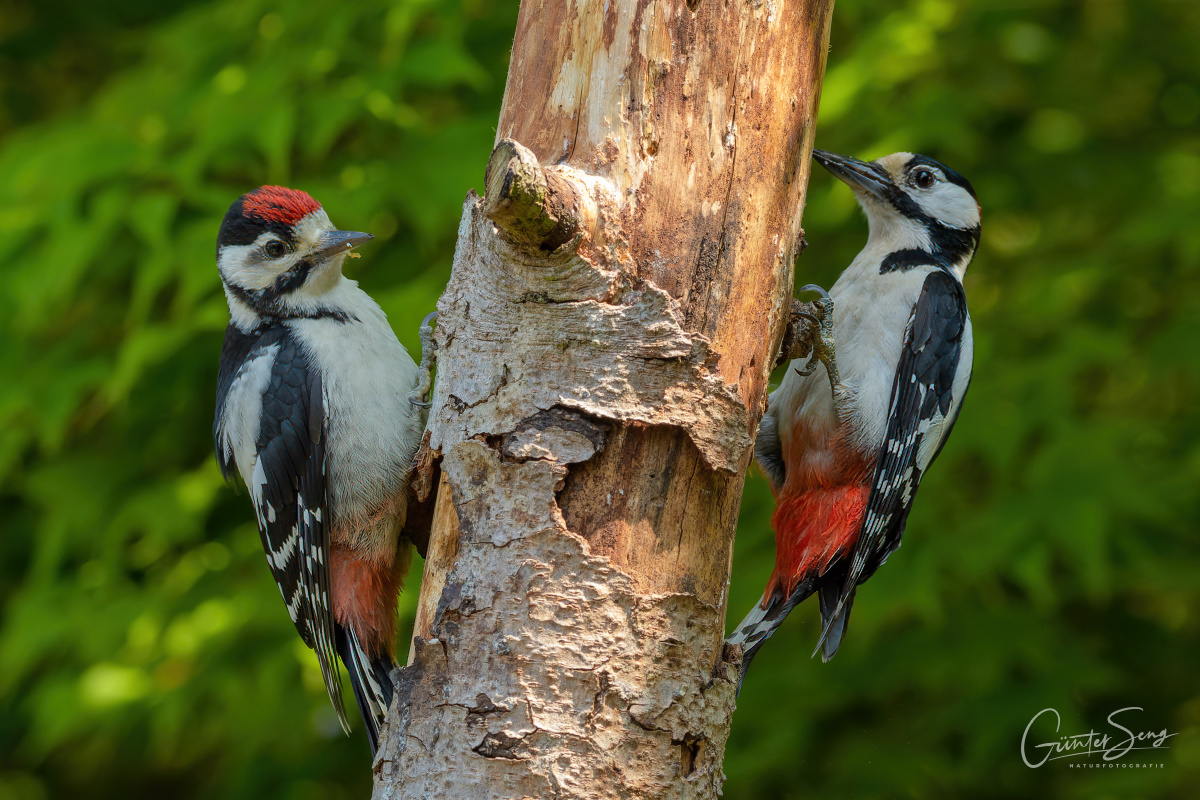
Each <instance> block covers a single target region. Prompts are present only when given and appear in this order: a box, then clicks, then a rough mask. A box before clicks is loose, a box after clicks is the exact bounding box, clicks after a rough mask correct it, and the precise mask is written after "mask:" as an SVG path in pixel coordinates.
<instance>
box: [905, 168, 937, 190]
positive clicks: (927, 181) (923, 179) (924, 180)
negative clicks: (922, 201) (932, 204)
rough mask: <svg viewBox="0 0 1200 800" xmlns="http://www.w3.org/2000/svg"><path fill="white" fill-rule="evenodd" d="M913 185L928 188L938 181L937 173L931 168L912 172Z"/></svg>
mask: <svg viewBox="0 0 1200 800" xmlns="http://www.w3.org/2000/svg"><path fill="white" fill-rule="evenodd" d="M911 180H912V185H913V186H916V187H917V188H918V189H928V188H929V187H930V186H933V185H934V184H935V183H937V175H934V174H933V170H931V169H923V168H922V169H919V170H917V171H916V172H914V173H913V174H912V178H911Z"/></svg>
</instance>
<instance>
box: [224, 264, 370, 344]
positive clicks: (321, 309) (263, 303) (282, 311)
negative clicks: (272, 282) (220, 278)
mask: <svg viewBox="0 0 1200 800" xmlns="http://www.w3.org/2000/svg"><path fill="white" fill-rule="evenodd" d="M224 287H225V298H226V300H227V301H228V303H229V318H230V322H232V323H233V324H234V325H236V326H237V327H238V329H239V330H241V331H242V332H243V333H253V332H255V331H259V330H262V329H263V328H264V327H267V326H270V325H272V324H277V323H280V322H287V321H289V320H297V319H332V320H335V321H337V322H349V321H353V320H356V319H358V316H359V315H358V314H357V313H356V308H345V307H344V306H346V301H347V300H352V299H354V298H353V297H352V296H353V295H357V294H362V292H361V290H359V289H358V283H357V282H356V281H352V280H349V279H347V278H345V277H343V276H342V275H341V274H340V273H339V274H337V276H336V280H335V281H334V283H333V286H332V287H330V288H329V289H328V290H327V291H324V292H321V293H315V292H304V293H299V292H298V293H295V294H293V295H289V296H285V297H274V298H270V299H267V298H265V297H264V296H263V293H262V292H256V291H251V290H247V289H243V288H241V287H238V286H235V285H233V284H230V283H225V284H224ZM350 305H352V306H356V305H357V304H354V303H351V304H350Z"/></svg>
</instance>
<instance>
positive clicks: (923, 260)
mask: <svg viewBox="0 0 1200 800" xmlns="http://www.w3.org/2000/svg"><path fill="white" fill-rule="evenodd" d="M813 157H814V159H815V160H816V161H817V163H819V164H821V165H822V166H823V167H825V168H826V169H827V170H829V171H830V172H831V173H833V174H834V176H836V177H837V178H839V179H840V180H842V181H844V182H845V183H846V184H848V185H849V186H850V188H851V189H852V190H853V191H854V194H855V196H856V198H857V199H858V202H859V204H860V205H861V206H862V208H863V211H864V212H865V213H866V216H867V222H868V225H869V227H870V233H869V235H868V238H867V244H866V247H864V248H863V250H862V252H861V253H859V254H858V256H857V257H856V258H855V259H854V261H853V262H852V263H851V264H850V266H849V267H848V268H847V269H846V270H845V272H843V273H842V275H841V277H840V278H838V280H837V282H836V283H835V284H834V285H833V288H832V289H831V290H830V291H829V293H828V294H825V293H824V292H823V291H821V290H820V289H818V288H817V287H814V286H807V287H805V290H806V291H808V290H811V291H817V292H819V293H820V294H821V295H822V297H821V298H820V299H819V300H817V301H816V302H815V306H816V309H817V312H818V313H817V314H816V315H815V316H814V315H808V314H803V313H802V314H801V315H800V316H802V317H803V316H807V317H810V321H811V322H812V323H814V324H813V325H811V327H810V331H811V336H810V337H809V338H808V340H807V341H806V342H803V343H802V346H801V351H802V352H806V353H807V352H811V354H812V358H811V361H810V362H809V363H808V364H807V365H804V364H803V363H802V362H800V361H793V362H792V363H791V365H790V366H789V369H788V371H787V375H786V377H785V378H784V379H783V382H782V383H781V384H780V385H779V388H778V389H776V390H775V391H774V392H772V393H771V395H770V398H769V401H768V407H767V412H766V415H765V416H764V417H763V420H762V424H761V427H760V429H759V435H758V439H757V441H756V442H755V459H756V460H757V461H758V464H759V465H760V466H761V467H762V469H763V471H764V472H765V473H766V476H767V479H768V481H769V482H770V484H771V489H772V491H773V493H774V495H775V501H776V508H775V514H774V516H773V518H772V526H773V527H774V529H775V551H776V552H775V569H774V571H773V573H772V574H771V578H770V580H769V581H768V583H767V588H766V591H765V592H764V593H763V597H762V601H761V602H760V603H759V604H758V605H757V606H755V607H754V609H752V610H751V612H750V613H749V614H748V615H747V616H746V618H745V619H744V620H742V622H741V623H740V624H739V625H738V626H737V628H736V629H735V630H734V632H733V634H731V635H730V637H729V639H728V640H727V641H728V642H729V643H730V644H733V645H740V646H741V647H742V648H743V660H742V677H743V678H744V677H745V671H746V668H747V667H748V666H749V664H750V661H751V659H752V658H753V657H754V655H755V653H757V651H758V649H759V648H760V647H762V645H763V643H764V642H766V640H767V638H768V637H769V636H771V634H773V633H774V632H775V630H776V629H777V628H778V627H779V625H780V624H781V623H782V622H783V620H784V618H785V617H786V616H787V614H788V613H789V612H790V611H791V610H792V609H793V608H794V607H795V606H796V605H797V604H798V603H800V602H801V601H803V600H805V599H806V598H808V597H809V596H810V595H812V594H813V593H816V594H817V595H818V597H819V600H820V607H821V620H822V631H821V638H820V640H819V641H818V643H817V649H818V650H820V651H821V657H822V660H823V661H828V660H829V659H830V658H832V657H833V655H834V654H835V653H836V652H837V649H838V646H839V645H840V643H841V641H842V637H843V636H844V635H845V633H846V622H847V619H848V618H849V616H850V607H851V605H852V603H853V602H854V593H855V590H856V588H857V587H858V586H859V585H860V584H861V583H863V582H864V581H866V580H867V579H868V578H869V577H871V575H872V574H873V573H874V572H875V570H876V569H878V568H879V567H880V566H881V565H882V564H883V563H884V562H885V561H886V560H887V558H888V556H889V555H890V554H891V553H892V552H894V551H895V550H896V548H898V547H899V546H900V537H901V535H902V534H903V533H904V525H905V522H906V520H907V519H908V514H909V511H910V509H911V508H912V502H913V497H914V496H915V494H916V491H917V486H918V485H919V484H920V481H921V478H922V476H923V475H924V474H925V471H926V470H927V469H928V468H929V465H930V464H931V463H932V462H933V460H934V458H936V457H937V455H938V453H939V452H940V451H941V449H942V446H943V445H944V444H945V442H946V438H947V437H948V436H949V435H950V430H951V429H952V428H953V427H954V422H955V420H956V419H957V417H958V412H959V409H960V408H961V407H962V401H963V396H964V395H965V394H966V391H967V387H968V385H969V384H970V380H971V364H972V356H973V346H972V338H971V318H970V315H969V314H968V313H967V300H966V295H965V294H964V292H963V286H962V280H963V276H964V274H965V273H966V271H967V266H968V265H969V264H970V263H971V259H972V258H973V257H974V255H975V251H976V249H977V248H978V246H979V236H980V230H981V228H980V221H981V212H980V206H979V203H978V200H977V199H976V196H975V190H974V189H973V188H972V187H971V184H970V183H969V182H968V181H967V179H966V178H964V177H963V176H962V175H960V174H959V173H957V172H955V171H954V170H952V169H950V168H949V167H947V166H945V165H944V164H940V163H938V162H937V161H934V160H933V159H931V158H926V157H925V156H920V155H913V154H912V153H895V154H893V155H890V156H886V157H884V158H881V159H879V160H877V161H873V162H863V161H859V160H858V159H855V158H849V157H846V156H839V155H834V154H833V153H827V152H824V151H821V150H814V151H813ZM831 388H832V391H831ZM815 654H816V653H815V652H814V655H815ZM739 685H740V684H739Z"/></svg>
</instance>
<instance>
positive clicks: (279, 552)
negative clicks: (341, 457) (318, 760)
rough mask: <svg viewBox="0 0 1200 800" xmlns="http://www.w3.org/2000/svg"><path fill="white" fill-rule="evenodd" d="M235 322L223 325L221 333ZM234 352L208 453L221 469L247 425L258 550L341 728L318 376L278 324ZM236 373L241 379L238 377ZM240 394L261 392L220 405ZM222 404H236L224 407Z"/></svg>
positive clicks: (249, 484)
mask: <svg viewBox="0 0 1200 800" xmlns="http://www.w3.org/2000/svg"><path fill="white" fill-rule="evenodd" d="M235 330H236V329H233V328H232V327H231V333H232V332H233V331H235ZM237 335H238V336H243V337H244V336H245V335H244V334H240V333H239V334H237ZM229 336H230V334H227V341H226V350H227V351H228V350H229V346H230V345H229ZM242 352H243V353H245V357H244V358H243V359H242V362H241V363H242V364H243V365H244V366H243V367H242V368H240V369H238V371H237V373H236V374H234V375H233V376H232V377H231V378H230V379H229V380H228V381H224V380H221V379H219V387H225V389H224V391H223V392H221V389H220V388H219V392H221V394H219V399H218V412H217V413H218V424H217V455H218V460H219V461H221V463H222V470H223V471H226V472H229V471H231V467H232V466H233V460H234V455H233V454H234V453H235V452H236V451H237V449H238V446H239V444H242V443H240V442H239V441H238V438H239V436H240V437H243V438H244V437H246V436H248V435H253V434H249V433H247V432H248V431H253V430H254V429H255V427H257V435H256V436H255V438H254V441H253V447H254V457H253V467H252V469H251V474H250V476H249V478H248V480H247V488H248V489H249V491H250V497H251V499H252V500H253V502H254V510H255V514H256V515H257V517H258V530H259V534H260V535H261V537H262V545H263V550H264V551H265V552H266V556H267V563H268V564H269V565H270V567H271V572H272V574H273V575H274V577H275V583H276V585H278V587H279V592H280V594H282V595H283V601H284V603H286V604H287V610H288V614H289V616H291V618H292V623H293V624H294V625H295V626H296V630H297V632H299V634H300V637H301V638H302V639H303V640H304V643H305V644H307V645H308V646H309V647H311V648H312V649H313V650H315V651H316V653H317V659H318V661H319V662H320V665H321V675H322V677H323V678H324V681H325V689H326V691H328V693H329V699H330V701H331V702H332V703H333V706H334V709H335V710H336V711H337V714H338V719H339V721H340V722H341V724H342V727H343V728H345V729H346V730H347V731H349V726H348V723H347V722H346V713H345V708H344V704H343V702H342V690H341V680H340V677H339V673H338V668H337V661H336V649H335V645H336V634H335V627H334V619H333V612H332V608H331V602H332V600H331V596H330V595H331V592H330V590H329V532H328V524H329V521H330V517H329V501H328V492H327V488H326V468H327V464H326V458H325V410H324V403H323V401H322V393H321V381H320V375H319V374H318V373H316V372H315V371H314V370H310V369H309V368H308V364H307V360H306V358H305V355H304V353H303V351H302V349H301V347H300V345H299V344H298V343H297V342H296V340H295V339H294V338H292V337H291V336H290V335H289V334H288V332H287V330H286V329H285V328H282V327H281V328H275V329H272V330H269V331H267V332H266V333H264V334H263V335H262V336H261V337H259V338H258V339H257V340H256V341H254V342H253V344H252V345H250V346H248V347H243V349H242ZM223 360H224V359H223ZM222 371H223V372H224V371H225V370H222ZM222 377H224V376H222ZM240 381H245V382H248V383H247V385H245V386H239V382H240ZM260 387H261V389H260ZM244 389H248V390H249V391H244ZM247 394H250V395H252V396H254V397H256V398H261V399H259V400H257V402H255V403H254V404H253V405H251V404H249V403H246V402H245V401H244V399H243V400H242V404H243V407H241V408H227V406H229V404H230V403H231V402H237V400H238V399H239V398H245V397H246V395H247ZM252 408H253V410H251V409H252ZM230 410H232V411H234V412H238V413H234V414H232V415H231V414H230V413H228V412H229V411H230ZM248 414H255V415H257V416H258V419H257V425H256V426H255V425H254V424H253V422H251V423H250V424H249V425H246V424H245V420H244V419H243V418H244V417H245V416H246V415H248ZM222 420H224V421H222ZM239 429H240V430H239Z"/></svg>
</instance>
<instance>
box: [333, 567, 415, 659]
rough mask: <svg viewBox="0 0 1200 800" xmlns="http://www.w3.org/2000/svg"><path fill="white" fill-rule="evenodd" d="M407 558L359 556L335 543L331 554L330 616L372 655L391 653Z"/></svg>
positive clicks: (388, 654) (389, 654)
mask: <svg viewBox="0 0 1200 800" xmlns="http://www.w3.org/2000/svg"><path fill="white" fill-rule="evenodd" d="M407 562H408V558H407V557H406V556H405V555H404V554H402V553H397V556H396V558H395V560H394V562H381V561H378V560H375V559H367V558H362V557H361V556H359V555H356V554H354V553H352V552H349V551H347V550H345V549H343V548H341V547H338V546H336V545H335V546H334V547H333V552H332V554H331V557H330V563H329V575H330V583H331V586H330V589H331V590H332V591H333V615H334V618H335V619H336V620H337V621H338V623H339V624H341V625H345V626H347V627H349V628H351V629H353V631H354V632H355V634H356V635H357V636H358V639H359V641H360V642H361V643H362V645H363V648H364V649H365V650H366V651H367V654H368V655H371V656H384V655H386V656H388V657H390V656H391V655H392V650H393V642H394V640H395V638H396V602H397V598H398V596H399V594H400V588H401V582H402V579H403V577H404V573H405V570H406V568H407V566H408V564H407Z"/></svg>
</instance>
